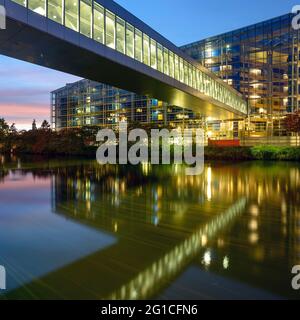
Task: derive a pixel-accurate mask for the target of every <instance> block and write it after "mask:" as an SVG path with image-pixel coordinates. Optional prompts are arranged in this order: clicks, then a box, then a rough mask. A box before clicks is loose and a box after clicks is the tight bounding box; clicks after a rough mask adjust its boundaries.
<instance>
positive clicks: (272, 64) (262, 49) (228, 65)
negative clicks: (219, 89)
mask: <svg viewBox="0 0 300 320" xmlns="http://www.w3.org/2000/svg"><path fill="white" fill-rule="evenodd" d="M293 16H294V15H293V14H286V15H283V16H280V17H278V18H274V19H271V20H268V21H264V22H261V23H257V24H255V25H251V26H248V27H245V28H241V29H238V30H234V31H231V32H227V33H224V34H221V35H217V36H214V37H211V38H207V39H204V40H201V41H199V42H195V43H192V44H188V45H186V46H183V47H182V48H181V49H182V50H183V51H185V52H186V53H188V54H189V55H190V56H191V57H192V58H194V59H196V60H197V61H199V62H200V63H201V64H202V65H204V66H206V67H207V68H209V69H210V70H211V71H213V72H215V73H216V74H217V75H218V76H219V77H220V78H222V79H223V80H224V81H226V82H227V83H228V84H230V85H232V86H233V87H234V88H235V89H237V90H238V91H239V92H241V93H242V94H243V96H244V97H245V98H246V99H248V101H249V108H250V121H249V122H248V123H246V125H247V126H248V130H247V132H248V133H249V134H250V135H251V134H252V135H272V134H273V135H275V136H276V135H283V134H285V132H284V131H285V130H284V127H283V124H282V117H283V116H284V115H285V114H286V113H287V112H293V111H296V110H298V108H299V105H300V95H299V67H300V65H299V32H298V31H295V30H294V29H293V28H292V18H293Z"/></svg>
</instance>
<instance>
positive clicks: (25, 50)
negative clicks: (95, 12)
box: [0, 17, 245, 119]
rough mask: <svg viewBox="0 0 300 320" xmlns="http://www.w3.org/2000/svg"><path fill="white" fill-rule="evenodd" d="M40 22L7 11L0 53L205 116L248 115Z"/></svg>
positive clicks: (49, 24)
mask: <svg viewBox="0 0 300 320" xmlns="http://www.w3.org/2000/svg"><path fill="white" fill-rule="evenodd" d="M42 19H45V18H44V17H42ZM37 26H38V27H35V26H32V25H30V24H28V23H25V22H21V21H17V20H15V19H13V18H11V17H8V18H7V23H6V30H1V31H0V54H3V55H6V56H9V57H12V58H16V59H19V60H23V61H27V62H30V63H34V64H37V65H40V66H43V67H48V68H51V69H55V70H59V71H63V72H66V73H69V74H73V75H76V76H79V77H82V78H86V79H90V80H94V81H98V82H102V83H106V84H109V85H112V86H115V87H119V88H122V89H125V90H128V91H132V92H135V93H137V94H141V95H148V96H150V97H153V98H156V99H159V100H162V101H166V102H168V103H169V104H172V105H176V106H179V107H183V108H188V109H191V110H193V111H194V112H195V113H198V114H202V115H204V116H210V117H214V118H217V119H233V118H235V119H236V118H242V117H244V116H245V115H244V114H242V113H238V112H237V111H236V110H234V109H232V108H230V107H228V106H226V105H223V104H221V103H219V102H216V101H215V100H213V99H211V98H209V97H207V96H202V95H201V94H200V93H199V92H198V91H196V90H194V89H191V90H190V91H193V90H194V92H193V94H190V93H187V92H186V91H184V90H180V89H178V88H176V86H177V87H178V82H177V83H176V86H175V87H174V86H173V85H172V83H171V82H172V81H170V79H169V77H166V76H165V75H163V74H161V76H160V77H161V79H158V77H157V71H156V70H151V68H149V67H147V66H145V65H143V64H141V63H139V62H137V61H135V60H133V59H131V58H129V57H127V56H124V55H123V54H120V53H119V52H117V51H115V50H112V49H110V48H107V47H105V46H104V45H101V44H98V43H95V41H93V40H91V39H88V38H86V37H84V36H82V35H80V34H78V33H77V32H74V31H72V30H69V29H67V28H65V27H64V26H58V25H57V24H55V23H52V22H51V21H47V23H46V24H44V25H43V21H42V20H40V23H39V24H38V23H37ZM78 44H79V45H78ZM151 72H152V73H153V76H152V75H151ZM45 81H47V79H45ZM168 82H169V83H168ZM183 88H184V85H183Z"/></svg>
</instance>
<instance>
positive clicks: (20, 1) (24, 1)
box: [12, 0, 27, 7]
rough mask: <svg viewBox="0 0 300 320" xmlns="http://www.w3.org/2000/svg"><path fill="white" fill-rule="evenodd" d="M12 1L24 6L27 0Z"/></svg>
mask: <svg viewBox="0 0 300 320" xmlns="http://www.w3.org/2000/svg"><path fill="white" fill-rule="evenodd" d="M12 1H13V2H15V3H17V4H19V5H21V6H23V7H26V5H27V1H26V0H12Z"/></svg>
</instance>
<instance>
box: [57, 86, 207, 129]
mask: <svg viewBox="0 0 300 320" xmlns="http://www.w3.org/2000/svg"><path fill="white" fill-rule="evenodd" d="M51 104H52V126H53V128H55V129H61V128H76V127H81V126H90V125H93V126H100V127H101V126H103V127H114V126H116V125H118V123H119V121H127V122H128V123H133V122H139V123H141V124H150V123H152V124H153V123H155V124H158V125H164V126H166V125H170V126H173V127H178V126H181V125H182V124H184V125H188V126H198V125H200V124H201V123H202V121H203V118H201V117H200V115H199V116H196V115H195V114H194V113H193V112H192V111H190V110H187V109H182V108H178V107H175V106H169V105H168V104H167V103H164V102H162V101H159V100H157V99H151V98H149V97H146V96H139V95H136V94H134V93H131V92H128V91H125V90H122V89H118V88H115V87H112V86H109V85H106V84H101V83H98V82H94V81H90V80H80V81H78V82H75V83H72V84H67V85H66V86H65V87H63V88H60V89H57V90H55V91H53V92H52V93H51Z"/></svg>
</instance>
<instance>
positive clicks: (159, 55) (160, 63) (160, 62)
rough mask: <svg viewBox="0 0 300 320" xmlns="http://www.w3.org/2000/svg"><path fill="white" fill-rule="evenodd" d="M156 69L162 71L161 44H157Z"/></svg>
mask: <svg viewBox="0 0 300 320" xmlns="http://www.w3.org/2000/svg"><path fill="white" fill-rule="evenodd" d="M157 70H158V71H160V72H164V58H163V48H162V45H161V44H159V43H158V44H157Z"/></svg>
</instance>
